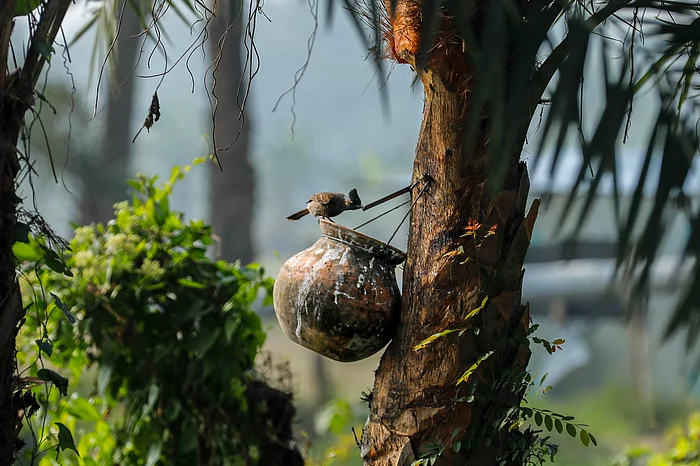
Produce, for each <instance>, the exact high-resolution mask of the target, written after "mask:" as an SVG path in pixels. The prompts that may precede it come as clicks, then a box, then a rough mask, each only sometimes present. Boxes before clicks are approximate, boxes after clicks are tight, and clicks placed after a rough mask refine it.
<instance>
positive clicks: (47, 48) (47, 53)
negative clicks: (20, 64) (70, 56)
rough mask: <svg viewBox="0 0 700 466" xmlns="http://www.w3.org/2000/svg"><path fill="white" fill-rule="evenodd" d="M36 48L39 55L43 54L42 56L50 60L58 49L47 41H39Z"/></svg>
mask: <svg viewBox="0 0 700 466" xmlns="http://www.w3.org/2000/svg"><path fill="white" fill-rule="evenodd" d="M36 50H37V51H38V52H39V55H41V57H42V58H43V59H44V60H46V61H50V60H51V55H52V54H54V53H56V50H55V49H54V48H53V46H52V45H51V44H49V43H48V42H45V41H39V42H37V43H36Z"/></svg>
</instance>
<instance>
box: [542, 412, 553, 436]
mask: <svg viewBox="0 0 700 466" xmlns="http://www.w3.org/2000/svg"><path fill="white" fill-rule="evenodd" d="M544 426H545V427H546V428H547V430H548V431H550V432H551V431H552V428H553V427H554V426H553V423H552V416H550V415H549V414H547V415H546V416H545V417H544Z"/></svg>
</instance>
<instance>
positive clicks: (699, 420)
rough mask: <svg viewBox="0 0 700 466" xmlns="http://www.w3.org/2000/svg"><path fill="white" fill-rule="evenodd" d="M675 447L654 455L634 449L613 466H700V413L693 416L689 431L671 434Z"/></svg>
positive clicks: (640, 449)
mask: <svg viewBox="0 0 700 466" xmlns="http://www.w3.org/2000/svg"><path fill="white" fill-rule="evenodd" d="M670 439H671V440H672V445H673V447H672V448H670V449H669V450H668V451H666V452H660V453H652V452H651V450H650V449H649V448H633V449H630V450H629V451H627V453H625V454H623V455H620V456H619V457H617V458H615V459H614V460H613V463H612V464H613V466H643V465H644V466H689V465H700V412H696V413H693V414H691V416H690V419H689V420H688V428H687V430H682V429H680V428H678V429H674V430H673V431H672V432H671V433H670Z"/></svg>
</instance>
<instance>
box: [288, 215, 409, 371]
mask: <svg viewBox="0 0 700 466" xmlns="http://www.w3.org/2000/svg"><path fill="white" fill-rule="evenodd" d="M320 225H321V233H322V236H321V239H319V240H318V241H316V243H315V244H314V245H313V246H311V247H310V248H308V249H306V250H304V251H302V252H300V253H299V254H297V255H295V256H293V257H291V258H290V259H289V260H288V261H287V262H285V264H284V265H283V266H282V269H281V270H280V272H279V275H278V276H277V281H276V282H275V288H274V302H275V313H276V314H277V319H278V320H279V323H280V325H281V326H282V329H283V330H284V333H285V334H286V335H287V337H289V338H290V339H291V340H292V341H293V342H295V343H298V344H300V345H302V346H304V347H306V348H308V349H310V350H312V351H315V352H316V353H319V354H321V355H323V356H326V357H329V358H331V359H335V360H336V361H342V362H351V361H358V360H360V359H364V358H367V357H369V356H371V355H372V354H374V353H376V352H377V351H379V350H380V349H382V348H383V347H384V345H386V344H387V343H388V342H389V340H391V338H392V337H393V336H394V332H395V331H396V326H397V324H398V319H399V312H400V310H401V293H400V292H399V287H398V285H397V283H396V274H395V269H396V266H397V265H399V264H400V263H402V262H403V261H404V260H406V255H405V254H404V253H403V252H401V251H399V250H398V249H396V248H394V247H391V246H389V245H388V244H386V243H382V242H381V241H378V240H376V239H374V238H370V237H369V236H366V235H363V234H361V233H358V232H356V231H354V230H350V229H348V228H346V227H344V226H341V225H338V224H337V223H332V222H329V221H327V220H324V219H321V220H320Z"/></svg>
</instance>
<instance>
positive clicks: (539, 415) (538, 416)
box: [535, 411, 542, 427]
mask: <svg viewBox="0 0 700 466" xmlns="http://www.w3.org/2000/svg"><path fill="white" fill-rule="evenodd" d="M535 424H536V425H537V427H540V426H541V425H542V413H541V412H539V411H535Z"/></svg>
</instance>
